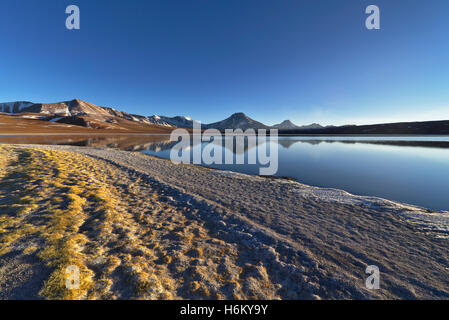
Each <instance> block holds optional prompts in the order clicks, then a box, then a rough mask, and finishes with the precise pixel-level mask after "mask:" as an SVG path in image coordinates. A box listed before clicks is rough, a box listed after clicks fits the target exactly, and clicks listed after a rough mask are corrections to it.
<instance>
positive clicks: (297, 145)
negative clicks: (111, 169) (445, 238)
mask: <svg viewBox="0 0 449 320" xmlns="http://www.w3.org/2000/svg"><path fill="white" fill-rule="evenodd" d="M223 139H225V138H223ZM227 139H229V138H227ZM230 139H232V138H230ZM0 142H7V143H43V144H70V145H79V146H103V147H111V148H119V149H123V150H129V151H140V152H143V153H146V154H149V155H154V156H158V157H162V158H169V157H170V150H171V148H172V147H173V146H174V145H175V144H176V143H175V142H171V141H169V137H167V136H156V135H152V136H149V135H147V136H142V135H134V136H78V137H77V136H71V137H62V136H45V137H32V138H31V137H0ZM273 143H276V144H277V146H278V152H279V169H278V172H277V174H276V175H277V176H280V177H292V178H294V179H296V180H298V181H299V182H301V183H304V184H308V185H312V186H319V187H331V188H337V189H343V190H346V191H348V192H351V193H354V194H358V195H370V196H378V197H382V198H386V199H389V200H395V201H400V202H404V203H409V204H414V205H418V206H422V207H426V208H431V209H435V210H449V136H437V137H430V136H425V137H417V136H378V137H374V136H369V137H367V136H351V137H350V136H332V137H331V136H300V137H298V136H295V137H279V138H278V141H277V142H274V141H273V139H270V138H266V140H265V141H262V142H260V145H256V146H255V147H254V148H258V147H260V146H261V145H265V144H273ZM206 144H208V143H206V142H204V143H202V144H201V145H196V146H193V148H192V150H193V149H194V148H200V147H201V148H204V146H205V145H206ZM242 149H243V153H244V156H245V157H247V155H248V152H249V151H250V150H251V148H249V149H248V146H247V145H246V144H245V145H244V146H243V148H242ZM229 151H231V152H232V153H233V154H235V153H236V149H235V148H234V149H233V150H226V152H229ZM224 153H225V150H224V147H223V154H224ZM208 167H212V168H217V169H223V170H232V171H236V172H241V173H247V174H258V173H259V166H258V165H248V164H245V165H235V164H234V165H225V164H220V165H208Z"/></svg>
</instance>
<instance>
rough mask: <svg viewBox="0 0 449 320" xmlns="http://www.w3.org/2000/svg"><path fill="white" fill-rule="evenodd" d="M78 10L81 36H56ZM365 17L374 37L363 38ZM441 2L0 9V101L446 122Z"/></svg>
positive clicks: (218, 1) (444, 9)
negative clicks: (375, 11)
mask: <svg viewBox="0 0 449 320" xmlns="http://www.w3.org/2000/svg"><path fill="white" fill-rule="evenodd" d="M70 4H75V5H78V6H79V8H80V10H81V29H80V30H76V31H73V30H72V31H70V30H67V29H66V28H65V19H66V17H67V15H66V14H65V8H66V6H68V5H70ZM369 4H376V5H378V6H379V7H380V10H381V30H375V31H369V30H367V29H366V28H365V18H366V16H367V15H366V14H365V13H364V11H365V8H366V7H367V6H368V5H369ZM448 34H449V1H447V0H431V1H424V0H419V1H418V0H404V1H401V0H370V1H364V0H340V1H336V0H306V1H300V0H292V1H284V0H276V1H275V0H270V1H266V0H226V1H224V0H201V1H200V0H179V1H175V0H160V1H143V0H128V1H103V0H88V1H87V0H86V1H85V0H70V1H65V0H54V1H50V0H42V1H34V0H28V1H24V0H2V1H1V2H0V41H1V42H0V43H1V46H0V71H1V72H0V101H2V102H6V101H16V100H28V101H33V102H56V101H63V100H70V99H73V98H79V99H82V100H86V101H89V102H92V103H95V104H98V105H102V106H110V107H115V108H118V109H120V110H124V111H128V112H132V113H138V114H144V115H152V114H163V115H169V116H173V115H188V116H191V117H192V118H195V119H198V120H201V121H203V122H213V121H217V120H221V119H223V118H225V117H227V116H229V115H230V114H232V113H234V112H245V113H246V114H248V115H249V116H251V117H253V118H255V119H257V120H259V121H262V122H265V123H267V124H274V123H277V122H280V121H282V120H284V119H291V120H292V121H294V122H295V123H297V124H307V123H311V122H319V123H322V124H349V123H356V124H365V123H378V122H390V121H409V120H436V119H449V41H448Z"/></svg>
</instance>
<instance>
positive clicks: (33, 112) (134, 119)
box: [0, 99, 449, 135]
mask: <svg viewBox="0 0 449 320" xmlns="http://www.w3.org/2000/svg"><path fill="white" fill-rule="evenodd" d="M195 122H196V123H198V122H197V121H196V120H193V119H191V118H189V117H186V116H176V117H167V116H160V115H152V116H144V115H137V114H131V113H127V112H122V111H118V110H116V109H114V108H110V107H101V106H97V105H94V104H92V103H89V102H86V101H82V100H79V99H74V100H70V101H63V102H58V103H33V102H28V101H17V102H8V103H0V132H22V131H27V132H36V133H39V132H55V133H56V132H66V131H69V129H70V130H71V131H73V130H77V131H82V132H87V131H89V130H90V131H92V130H95V131H96V132H102V133H103V132H111V133H116V132H118V133H169V132H171V131H172V130H173V129H174V128H192V127H193V124H194V123H195ZM202 128H203V129H218V130H225V129H242V130H247V129H250V128H252V129H278V130H279V132H280V133H282V134H291V135H297V134H337V135H338V134H449V121H424V122H402V123H385V124H375V125H364V126H356V125H346V126H338V127H337V126H326V127H323V126H321V125H320V124H317V123H312V124H310V125H306V126H297V125H295V124H294V123H292V122H291V121H290V120H285V121H283V122H281V123H279V124H275V125H273V126H268V125H265V124H263V123H261V122H259V121H256V120H254V119H251V118H250V117H248V116H247V115H245V114H244V113H241V112H239V113H234V114H233V115H231V116H230V117H228V118H226V119H224V120H222V121H218V122H214V123H210V124H202Z"/></svg>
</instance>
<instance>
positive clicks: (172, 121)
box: [148, 115, 199, 128]
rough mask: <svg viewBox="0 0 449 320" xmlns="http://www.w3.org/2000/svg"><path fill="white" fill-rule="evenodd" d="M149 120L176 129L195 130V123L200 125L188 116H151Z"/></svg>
mask: <svg viewBox="0 0 449 320" xmlns="http://www.w3.org/2000/svg"><path fill="white" fill-rule="evenodd" d="M148 120H149V121H150V122H151V123H153V124H157V125H160V126H166V127H176V128H193V124H194V123H199V122H198V121H196V120H193V119H191V118H189V117H186V116H176V117H166V116H157V115H154V116H150V117H148Z"/></svg>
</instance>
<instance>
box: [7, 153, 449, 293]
mask: <svg viewBox="0 0 449 320" xmlns="http://www.w3.org/2000/svg"><path fill="white" fill-rule="evenodd" d="M10 147H13V148H14V147H17V148H19V149H20V148H25V149H26V148H31V149H34V150H50V151H55V152H69V153H68V154H67V157H70V154H78V155H82V156H86V157H87V158H89V159H93V160H95V161H99V163H104V164H105V166H107V167H111V168H114V170H115V169H116V170H117V171H118V172H120V175H123V177H124V178H123V179H125V178H126V179H129V181H130V182H132V183H133V184H135V185H136V188H137V190H140V191H141V193H140V194H139V195H138V196H139V197H142V201H145V199H150V198H151V197H150V195H148V194H145V192H144V191H143V190H146V188H148V187H149V186H151V187H154V188H155V189H156V190H157V192H156V194H157V195H158V196H159V198H160V199H162V200H161V201H160V203H165V205H167V206H174V207H176V208H178V209H177V210H179V211H180V212H182V213H183V217H184V218H186V217H187V221H191V222H192V223H193V222H195V221H196V222H195V223H200V225H203V226H204V228H205V230H204V232H206V234H208V235H209V236H212V237H214V239H217V240H216V241H223V242H224V243H226V244H228V245H231V246H233V248H234V251H233V254H232V255H225V258H226V256H229V257H232V256H235V255H237V256H238V257H239V258H238V259H237V260H235V261H234V264H233V265H234V267H231V266H230V265H229V266H228V267H229V268H231V269H233V268H236V269H235V270H234V269H233V270H234V271H233V272H231V274H233V276H237V275H236V274H240V275H239V276H240V277H243V276H245V278H244V279H243V280H241V281H243V282H242V283H240V289H239V290H241V291H242V292H246V295H245V294H244V293H240V295H241V297H242V298H245V297H252V296H253V297H257V294H256V295H254V294H255V292H258V294H260V296H259V298H269V297H271V298H275V297H277V298H282V299H318V298H322V299H415V298H442V299H448V298H449V292H448V291H447V288H448V287H449V283H448V280H447V279H446V277H445V275H446V274H447V270H448V269H447V268H448V267H449V254H448V252H447V250H446V249H445V246H446V247H447V239H448V238H449V213H448V212H433V211H431V210H427V209H424V208H419V207H416V206H409V205H406V204H401V203H397V202H393V201H389V200H385V199H381V198H377V197H365V196H356V195H352V194H350V193H347V192H345V191H343V190H338V189H326V188H318V187H311V186H307V185H303V184H301V183H299V182H296V181H295V182H292V181H289V180H280V179H266V178H262V177H258V176H250V175H245V174H240V173H235V172H230V171H219V170H215V169H210V168H206V167H199V166H195V165H175V164H172V163H171V162H170V161H169V160H166V159H161V158H156V157H152V156H149V155H145V154H141V153H134V152H129V151H119V150H113V149H106V148H86V147H73V146H43V145H10ZM130 210H131V209H130ZM192 210H193V211H192ZM192 212H196V213H195V214H194V215H193V216H192ZM184 218H183V219H184ZM153 223H157V219H156V220H155V221H154V222H153ZM209 245H210V244H209ZM209 245H206V244H205V247H204V248H202V250H207V246H209ZM435 252H439V253H438V256H439V258H438V259H437V258H436V256H435V255H433V253H435ZM213 258H214V255H210V256H208V257H202V258H201V259H200V260H207V261H208V260H213ZM195 260H198V258H196V259H194V261H195ZM225 260H226V259H225ZM240 260H241V261H246V262H245V263H243V264H239V262H238V261H240ZM191 262H193V261H191ZM195 263H198V262H195ZM223 263H224V264H225V265H226V264H227V263H226V262H225V261H221V262H220V263H217V266H216V267H217V268H218V267H219V266H220V265H222V264H223ZM231 264H232V263H231ZM372 264H374V265H378V266H379V268H380V271H381V276H382V282H381V289H382V290H368V289H366V288H365V287H364V281H365V279H366V278H367V277H368V275H366V274H365V273H364V272H365V268H366V266H368V265H372ZM214 265H215V264H214V263H212V262H210V264H209V265H208V264H207V263H206V265H205V267H206V268H211V270H214V267H213V266H214ZM258 266H260V267H258ZM239 268H240V269H241V268H243V269H242V271H240V272H238V271H236V270H240V269H239ZM246 268H249V269H251V268H252V269H251V270H253V269H254V268H255V269H254V270H259V271H254V272H256V273H255V275H253V276H252V277H250V278H251V279H256V280H254V281H253V280H248V279H250V278H247V277H248V272H249V271H248V272H247V271H244V270H246ZM258 268H259V269H258ZM260 268H262V269H263V270H262V269H260ZM217 270H218V269H217ZM250 274H251V273H250ZM182 277H184V278H182V279H179V278H178V279H177V281H181V282H184V281H186V279H187V278H189V277H190V276H187V275H185V276H182ZM185 277H187V278H185ZM196 277H199V278H202V279H203V280H204V277H205V275H204V274H201V275H196ZM411 279H413V281H410V280H411ZM209 280H210V279H209ZM248 281H249V282H248ZM261 281H262V282H261ZM264 281H265V282H266V283H268V282H269V283H270V289H269V290H265V291H264V290H262V289H260V288H259V289H257V290H256V289H255V288H256V287H258V286H261V285H262V284H263V282H264ZM267 281H268V282H267ZM203 282H205V283H209V284H208V285H206V287H207V288H206V289H207V290H209V291H211V290H212V289H214V290H216V291H217V294H221V295H223V296H224V297H225V298H229V297H231V298H232V295H231V296H229V294H227V291H226V290H225V289H223V288H222V289H217V285H212V284H211V283H210V281H209V282H208V281H203ZM200 283H201V281H200ZM266 285H267V286H268V284H266ZM251 288H252V289H251ZM203 289H204V288H203ZM235 290H237V289H235ZM235 290H234V291H235ZM248 292H252V293H251V294H250V293H248ZM178 293H179V290H178ZM181 293H182V294H180V297H184V298H185V297H189V295H188V294H187V293H184V292H183V291H182V290H181ZM190 294H191V296H190V297H195V295H194V294H192V293H190ZM242 295H243V296H242ZM119 298H120V297H119Z"/></svg>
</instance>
